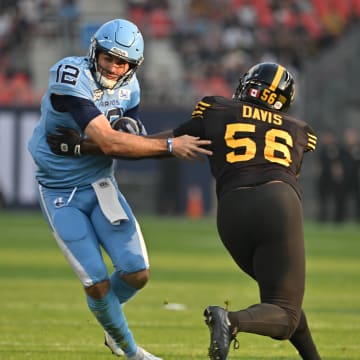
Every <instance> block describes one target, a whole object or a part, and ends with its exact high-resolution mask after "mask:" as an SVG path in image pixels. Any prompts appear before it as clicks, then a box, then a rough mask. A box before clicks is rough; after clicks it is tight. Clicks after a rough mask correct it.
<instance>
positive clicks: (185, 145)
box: [172, 135, 212, 160]
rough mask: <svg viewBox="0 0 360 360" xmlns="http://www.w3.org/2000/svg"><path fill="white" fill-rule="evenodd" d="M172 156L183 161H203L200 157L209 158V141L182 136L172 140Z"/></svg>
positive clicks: (210, 152)
mask: <svg viewBox="0 0 360 360" xmlns="http://www.w3.org/2000/svg"><path fill="white" fill-rule="evenodd" d="M172 145H173V148H172V154H173V155H174V156H175V157H177V158H179V159H184V160H204V158H203V157H202V155H206V156H211V155H212V151H211V150H209V148H208V145H211V141H210V140H201V139H200V138H199V137H195V136H190V135H182V136H179V137H174V138H172Z"/></svg>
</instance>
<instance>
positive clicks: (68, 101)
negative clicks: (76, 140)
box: [51, 94, 102, 130]
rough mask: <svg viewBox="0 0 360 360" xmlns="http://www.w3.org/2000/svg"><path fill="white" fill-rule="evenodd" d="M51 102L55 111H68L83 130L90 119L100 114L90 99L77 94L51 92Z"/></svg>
mask: <svg viewBox="0 0 360 360" xmlns="http://www.w3.org/2000/svg"><path fill="white" fill-rule="evenodd" d="M51 104H52V106H53V107H54V109H55V110H56V111H59V112H69V113H70V114H71V116H72V117H73V118H74V120H75V121H76V123H77V124H78V125H79V127H80V128H81V130H84V129H85V128H86V126H87V125H88V124H89V122H90V121H91V120H92V119H94V118H95V117H96V116H98V115H100V114H102V112H101V111H100V110H99V109H98V108H97V107H96V106H95V104H94V103H93V102H92V101H90V100H88V99H83V98H80V97H77V96H71V95H56V94H52V95H51Z"/></svg>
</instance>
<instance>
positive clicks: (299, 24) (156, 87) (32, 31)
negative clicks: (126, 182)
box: [0, 0, 360, 223]
mask: <svg viewBox="0 0 360 360" xmlns="http://www.w3.org/2000/svg"><path fill="white" fill-rule="evenodd" d="M103 8H104V10H103ZM105 8H106V11H107V12H106V13H101V11H102V10H103V11H105ZM117 11H118V12H117ZM109 16H111V17H112V18H115V17H124V18H128V19H129V20H132V21H133V22H134V23H136V24H137V25H138V26H139V28H140V29H141V31H142V33H143V35H144V38H145V62H144V64H143V65H142V66H141V67H140V69H139V71H138V77H139V80H140V84H141V89H142V106H143V108H145V109H147V110H149V109H150V112H151V110H152V109H153V108H155V109H156V110H155V112H154V114H150V115H151V116H153V117H156V123H160V116H159V111H161V112H162V113H164V114H163V118H164V119H163V122H165V118H167V117H168V116H169V115H168V114H170V110H171V111H176V110H174V109H175V108H179V107H181V108H182V109H180V110H181V111H186V113H185V114H187V113H188V109H192V108H193V106H194V103H195V102H196V101H197V100H198V99H200V98H201V97H203V96H205V95H209V94H212V95H214V94H217V95H223V96H231V95H232V93H233V90H234V88H235V87H236V85H237V83H238V79H239V77H240V75H241V74H243V73H244V71H246V70H247V69H248V68H249V67H250V66H251V65H253V64H254V63H256V62H261V61H263V60H266V61H269V60H270V61H271V60H274V61H276V62H279V63H281V64H283V65H284V66H286V67H287V68H288V69H289V70H291V71H292V72H293V73H295V75H299V74H301V75H302V74H304V73H305V70H306V67H307V65H308V64H309V63H315V62H316V60H317V59H321V56H322V55H323V54H324V53H328V54H329V53H330V54H331V50H332V49H336V45H337V44H341V43H342V41H341V40H342V39H344V38H346V36H347V35H348V34H351V33H353V32H352V31H351V30H353V29H355V28H358V27H359V19H360V0H181V1H180V0H128V1H122V0H107V2H106V7H104V6H103V5H102V4H101V3H99V2H98V1H95V0H86V1H85V0H84V1H82V0H1V2H0V108H4V109H5V108H12V109H14V108H16V107H30V108H32V107H33V108H35V109H37V107H38V105H39V103H40V99H41V96H42V94H43V91H44V89H45V87H46V81H47V73H48V66H50V65H52V64H53V62H55V61H56V60H58V59H60V58H61V57H64V56H67V55H80V56H82V55H85V54H86V52H87V47H88V42H89V36H90V34H91V33H92V32H93V31H94V27H95V26H96V25H97V24H98V25H100V24H101V23H102V22H104V21H106V20H110V17H109ZM94 19H95V20H94ZM89 25H90V26H89ZM95 28H96V27H95ZM84 30H86V32H84ZM84 34H85V35H87V37H84ZM38 39H42V41H41V42H40V45H41V46H39V45H38V44H37V42H36V40H38ZM84 39H85V40H84ZM356 43H358V41H357V38H355V44H356ZM350 44H351V43H350ZM352 44H354V43H352ZM355 47H356V46H352V45H350V46H348V48H346V50H344V52H346V51H348V50H349V49H352V54H353V55H352V56H350V58H351V59H352V58H354V59H355V60H354V61H357V59H358V56H357V53H356V51H357V50H356V49H355V50H354V48H355ZM340 48H341V47H340ZM344 49H345V48H344ZM54 50H56V51H55V52H56V53H55V54H52V58H51V59H50V58H49V59H46V60H47V62H48V64H47V62H46V61H45V62H44V61H43V62H41V61H40V60H41V59H42V58H45V57H48V56H50V54H51V53H49V51H54ZM36 52H38V55H37V56H36V57H35V56H34V53H36ZM336 52H337V55H338V56H337V59H336V61H335V60H334V59H333V57H332V55H330V56H328V57H327V58H326V59H322V61H318V62H317V65H316V66H315V68H314V70H313V72H310V73H309V72H307V76H308V77H310V78H311V83H308V85H307V87H306V89H305V90H303V91H302V89H300V91H298V93H297V98H298V101H297V103H298V102H299V103H300V104H301V103H306V106H301V105H300V109H301V111H302V112H303V114H301V116H300V117H301V118H302V117H303V115H304V118H306V119H308V121H309V120H310V122H312V123H314V122H316V125H317V131H318V132H319V145H318V151H317V152H316V156H315V157H314V160H311V161H309V163H310V166H308V168H307V169H305V170H306V171H307V172H306V173H305V177H303V181H304V184H305V187H306V186H307V187H308V189H309V188H310V189H311V188H312V189H313V193H311V194H310V195H309V191H307V194H308V195H307V196H308V197H309V198H310V199H308V203H309V205H310V206H312V203H315V205H314V207H316V210H314V211H313V210H310V211H309V212H311V213H312V214H313V217H314V218H315V217H316V218H317V220H319V221H332V222H336V223H342V222H344V221H345V220H347V219H349V217H350V218H356V220H358V221H360V140H359V137H360V136H359V134H360V128H359V126H358V125H357V123H358V122H357V120H358V114H359V108H358V105H357V104H358V103H359V102H358V97H356V94H355V93H357V92H356V89H357V86H358V85H357V84H358V82H357V81H355V80H354V78H356V77H357V75H356V74H358V72H355V71H354V68H355V67H356V66H355V65H354V64H352V63H347V65H346V64H343V58H342V57H341V54H339V52H340V53H341V51H338V50H336ZM329 58H330V59H331V61H329V60H328V59H329ZM313 60H314V61H313ZM333 60H334V61H333ZM339 64H341V65H340V66H339ZM339 68H341V69H339ZM319 70H322V71H319ZM356 71H358V70H356ZM329 74H331V78H330V79H331V81H329V82H328V83H327V84H324V83H323V81H325V80H326V79H328V77H329ZM40 75H41V76H42V78H40V77H39V76H40ZM312 75H316V76H317V77H316V78H315V77H314V78H313V77H312ZM344 75H345V76H346V80H344V78H340V76H344ZM298 78H299V80H301V79H302V78H303V77H300V76H299V77H298ZM299 83H301V81H298V85H299ZM325 85H326V86H325ZM324 88H326V89H327V92H326V94H325V91H323V89H324ZM349 89H350V90H349ZM351 89H352V90H351ZM305 92H306V95H307V96H306V99H305V98H303V95H304V93H305ZM349 93H350V95H349ZM299 100H300V101H299ZM335 100H336V101H335ZM297 103H296V104H295V106H298V105H297ZM148 115H149V114H148ZM185 116H186V115H185ZM170 117H171V118H172V117H174V114H173V113H171V114H170ZM339 118H341V121H340V122H339V121H338V120H339ZM166 121H167V120H166ZM154 124H155V122H154ZM157 130H158V131H160V130H161V129H157ZM159 166H160V165H159ZM159 171H160V173H161V174H162V175H161V176H160V178H164V181H162V182H161V181H160V185H161V187H162V191H164V189H165V188H166V186H167V185H166V184H168V183H169V182H170V183H171V188H170V189H169V190H168V193H169V196H168V197H165V198H167V199H171V196H170V194H177V193H181V192H182V191H181V190H179V191H178V190H176V191H174V188H175V184H176V181H175V180H176V179H174V178H177V179H180V178H181V176H180V175H179V174H178V172H179V171H180V170H179V169H178V168H177V163H175V162H174V163H171V164H169V163H167V162H161V168H160V170H159ZM181 171H183V172H184V169H182V170H181ZM191 171H193V170H191ZM168 176H169V178H168ZM146 179H147V183H149V174H147V177H146ZM169 179H170V180H169ZM179 181H180V180H179ZM132 185H133V179H131V186H132ZM179 186H180V185H179ZM146 189H147V188H146ZM176 189H177V188H176ZM138 193H139V190H138V189H137V190H136V195H138ZM1 194H2V191H1V189H0V207H1V205H4V204H5V199H4V197H3V196H2V195H1ZM179 201H180V200H179V199H177V200H173V202H174V203H176V202H179ZM160 205H161V204H160ZM142 207H143V204H142ZM166 207H167V208H169V206H168V205H167V206H166ZM170 207H172V208H180V205H176V206H175V205H174V204H173V205H171V206H170ZM350 207H351V208H350ZM161 211H162V212H163V210H161ZM166 211H168V210H166ZM176 211H178V210H175V212H176Z"/></svg>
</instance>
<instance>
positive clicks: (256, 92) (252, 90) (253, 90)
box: [249, 88, 260, 98]
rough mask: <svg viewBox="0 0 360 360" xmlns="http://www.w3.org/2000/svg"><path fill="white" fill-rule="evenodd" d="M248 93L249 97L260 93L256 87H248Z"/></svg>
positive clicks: (257, 95) (256, 96)
mask: <svg viewBox="0 0 360 360" xmlns="http://www.w3.org/2000/svg"><path fill="white" fill-rule="evenodd" d="M249 95H250V96H251V97H255V98H258V97H259V95H260V91H259V90H258V89H252V88H250V89H249Z"/></svg>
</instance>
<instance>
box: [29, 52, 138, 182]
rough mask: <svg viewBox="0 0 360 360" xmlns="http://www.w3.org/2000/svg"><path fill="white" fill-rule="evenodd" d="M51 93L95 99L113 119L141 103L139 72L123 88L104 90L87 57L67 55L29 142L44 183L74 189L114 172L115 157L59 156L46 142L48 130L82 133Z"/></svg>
mask: <svg viewBox="0 0 360 360" xmlns="http://www.w3.org/2000/svg"><path fill="white" fill-rule="evenodd" d="M51 94H60V95H71V96H77V97H81V98H84V99H88V100H91V101H93V102H94V104H95V105H96V107H97V108H98V109H99V110H100V111H101V112H102V113H103V114H104V115H105V116H106V117H107V118H108V119H109V121H110V122H112V121H114V120H115V119H117V118H118V117H121V116H122V115H123V114H124V113H125V112H126V111H127V110H129V109H132V108H134V107H136V106H138V105H139V103H140V88H139V83H138V80H137V78H136V75H134V76H133V77H132V79H131V80H130V82H129V83H128V84H127V85H125V86H122V87H120V88H117V89H114V90H109V89H104V90H101V89H100V88H99V86H98V85H97V83H96V82H95V80H94V78H93V76H92V74H91V72H90V69H89V59H88V58H87V57H67V58H64V59H62V60H60V61H59V62H57V63H56V64H55V65H54V66H53V67H52V68H51V69H50V79H49V85H48V90H47V92H46V94H45V95H44V97H43V99H42V102H41V117H40V121H39V123H38V125H37V126H36V128H35V130H34V133H33V135H32V137H31V139H30V141H29V144H28V149H29V151H30V153H31V155H32V157H33V159H34V161H35V163H36V165H37V171H36V178H37V180H38V181H39V182H40V183H41V184H42V185H44V186H47V187H55V188H73V187H81V186H85V185H89V184H91V183H92V182H94V181H96V180H98V179H100V178H104V177H109V176H111V175H112V173H113V169H112V159H110V158H106V157H104V156H94V155H83V156H81V157H70V156H61V155H55V154H54V153H52V152H51V150H50V148H49V145H48V144H47V141H46V134H47V133H55V132H56V127H58V126H63V127H69V128H73V129H75V130H76V131H78V132H80V133H82V135H84V134H83V132H82V131H81V129H80V128H79V126H78V125H77V123H76V122H75V120H74V119H73V118H72V116H71V114H70V113H67V112H58V111H56V110H55V109H54V108H53V106H52V104H51V101H50V96H51Z"/></svg>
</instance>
